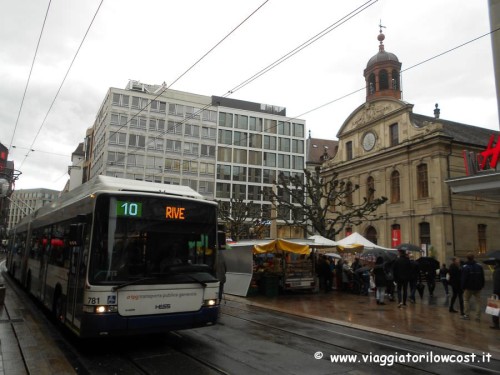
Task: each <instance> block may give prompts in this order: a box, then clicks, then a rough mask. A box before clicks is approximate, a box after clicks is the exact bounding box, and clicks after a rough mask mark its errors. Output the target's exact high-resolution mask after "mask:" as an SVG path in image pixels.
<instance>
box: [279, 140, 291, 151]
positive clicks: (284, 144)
mask: <svg viewBox="0 0 500 375" xmlns="http://www.w3.org/2000/svg"><path fill="white" fill-rule="evenodd" d="M278 151H282V152H290V138H281V137H280V138H279V139H278Z"/></svg>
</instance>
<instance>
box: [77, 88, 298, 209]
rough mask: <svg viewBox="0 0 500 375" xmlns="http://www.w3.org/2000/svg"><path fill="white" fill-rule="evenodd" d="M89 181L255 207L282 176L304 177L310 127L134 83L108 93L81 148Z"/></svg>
mask: <svg viewBox="0 0 500 375" xmlns="http://www.w3.org/2000/svg"><path fill="white" fill-rule="evenodd" d="M83 150H84V153H85V155H86V156H85V158H86V159H87V158H89V159H90V163H85V164H84V165H85V168H84V173H83V174H84V179H85V178H87V177H86V176H87V175H88V178H93V177H95V176H97V175H101V174H103V175H107V176H115V177H121V178H128V179H136V180H144V181H153V182H159V183H164V184H175V185H186V186H190V187H191V188H193V189H194V190H196V191H198V192H199V193H200V194H202V195H204V196H205V197H207V198H209V199H217V200H221V201H227V202H229V201H230V199H231V198H235V199H244V200H245V201H252V202H253V204H254V205H255V209H256V210H261V211H262V212H263V218H270V215H271V204H270V202H269V200H268V197H267V195H266V192H268V191H269V190H270V189H272V188H273V183H274V182H275V181H276V180H277V176H278V173H279V172H283V173H284V174H285V175H290V176H292V175H296V174H299V175H302V176H303V169H304V167H305V152H306V140H305V122H304V121H303V120H299V119H293V120H290V119H289V118H287V117H286V108H283V107H277V106H270V105H265V104H260V103H253V102H248V101H242V100H236V99H229V98H226V97H218V96H203V95H197V94H192V93H187V92H181V91H176V90H171V89H168V90H166V89H165V86H164V85H147V84H142V83H140V82H138V81H130V82H129V84H128V85H127V87H126V88H125V89H118V88H110V89H109V90H108V93H107V95H106V98H105V99H104V101H103V103H102V105H101V107H100V110H99V113H98V114H97V117H96V120H95V123H94V126H93V128H92V130H91V131H87V138H86V141H85V143H84V147H83Z"/></svg>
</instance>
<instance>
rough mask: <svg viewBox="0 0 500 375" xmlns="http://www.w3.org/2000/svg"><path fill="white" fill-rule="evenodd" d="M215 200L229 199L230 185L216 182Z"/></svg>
mask: <svg viewBox="0 0 500 375" xmlns="http://www.w3.org/2000/svg"><path fill="white" fill-rule="evenodd" d="M216 189H217V190H216V192H215V196H216V198H230V197H231V184H227V183H223V182H217V185H216Z"/></svg>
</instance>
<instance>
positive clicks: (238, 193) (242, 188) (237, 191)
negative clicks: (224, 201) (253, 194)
mask: <svg viewBox="0 0 500 375" xmlns="http://www.w3.org/2000/svg"><path fill="white" fill-rule="evenodd" d="M246 195H247V189H246V185H241V184H233V196H232V197H233V198H234V199H245V198H246Z"/></svg>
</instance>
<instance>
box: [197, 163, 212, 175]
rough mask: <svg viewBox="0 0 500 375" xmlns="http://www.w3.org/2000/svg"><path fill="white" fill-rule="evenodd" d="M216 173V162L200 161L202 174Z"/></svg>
mask: <svg viewBox="0 0 500 375" xmlns="http://www.w3.org/2000/svg"><path fill="white" fill-rule="evenodd" d="M214 173H215V164H212V163H204V162H200V174H207V175H211V176H213V175H214Z"/></svg>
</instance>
